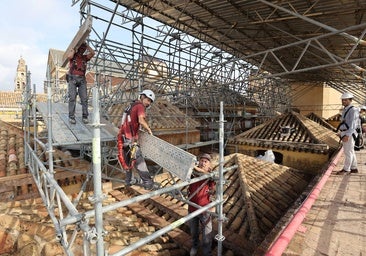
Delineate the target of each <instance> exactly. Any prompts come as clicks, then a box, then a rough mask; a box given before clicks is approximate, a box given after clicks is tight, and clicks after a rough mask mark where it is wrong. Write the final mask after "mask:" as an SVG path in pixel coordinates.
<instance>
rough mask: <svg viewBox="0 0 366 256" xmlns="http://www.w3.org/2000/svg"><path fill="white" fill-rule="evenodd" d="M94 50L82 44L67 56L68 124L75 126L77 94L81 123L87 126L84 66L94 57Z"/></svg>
mask: <svg viewBox="0 0 366 256" xmlns="http://www.w3.org/2000/svg"><path fill="white" fill-rule="evenodd" d="M85 53H86V54H85ZM94 54H95V52H94V50H93V49H92V48H91V47H90V46H89V45H88V44H87V43H86V42H84V43H82V44H81V45H80V46H79V47H78V48H77V49H71V51H70V52H69V54H68V56H67V57H68V59H69V73H68V74H67V75H66V80H67V82H68V85H69V86H68V90H69V122H70V124H76V120H75V107H76V96H77V95H78V94H79V97H80V101H81V107H82V121H83V123H84V124H87V123H88V122H89V121H88V115H89V113H88V93H87V86H86V78H85V72H86V65H87V62H88V61H89V60H90V59H91V58H92V57H93V56H94Z"/></svg>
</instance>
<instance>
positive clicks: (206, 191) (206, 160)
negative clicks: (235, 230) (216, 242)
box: [188, 153, 215, 256]
mask: <svg viewBox="0 0 366 256" xmlns="http://www.w3.org/2000/svg"><path fill="white" fill-rule="evenodd" d="M211 171H212V169H211V156H210V155H209V154H207V153H205V154H202V155H201V156H200V157H199V162H198V165H197V166H194V170H193V175H194V176H195V175H197V176H198V175H202V174H207V173H210V172H211ZM214 193H215V182H214V181H213V180H212V179H205V180H201V181H198V182H194V183H191V184H190V185H189V187H188V196H189V197H188V199H189V200H190V201H191V202H193V203H195V204H196V205H199V206H205V205H207V204H209V203H210V202H211V196H212V195H213V194H214ZM196 210H197V208H196V207H195V206H193V205H191V204H190V205H189V206H188V213H192V212H194V211H196ZM210 210H212V209H210ZM210 210H208V211H205V212H203V213H201V214H199V215H197V216H196V217H194V218H193V219H191V220H190V230H191V236H192V248H191V250H190V256H195V255H197V253H198V249H199V244H200V239H199V237H200V231H201V233H202V243H203V244H202V253H203V254H202V255H204V256H209V255H212V253H211V246H212V220H211V213H210Z"/></svg>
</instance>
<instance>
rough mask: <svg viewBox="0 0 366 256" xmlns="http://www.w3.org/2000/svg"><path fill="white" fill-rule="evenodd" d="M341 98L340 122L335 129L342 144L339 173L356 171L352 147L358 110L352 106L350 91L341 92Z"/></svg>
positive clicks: (355, 160)
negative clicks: (342, 152) (342, 160)
mask: <svg viewBox="0 0 366 256" xmlns="http://www.w3.org/2000/svg"><path fill="white" fill-rule="evenodd" d="M341 100H342V105H343V107H344V108H343V111H342V119H341V120H342V122H341V123H340V124H339V126H338V128H337V130H339V131H340V133H339V135H340V138H341V141H342V144H343V151H344V155H345V160H344V166H343V169H342V170H340V171H338V172H337V174H339V175H342V174H350V173H351V172H352V173H357V172H358V169H357V158H356V154H355V149H354V147H355V139H356V136H357V133H356V126H357V122H358V120H359V111H357V109H356V108H355V107H354V106H352V100H353V94H352V93H350V92H345V93H343V94H342V96H341Z"/></svg>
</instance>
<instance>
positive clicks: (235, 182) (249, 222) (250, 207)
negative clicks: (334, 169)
mask: <svg viewBox="0 0 366 256" xmlns="http://www.w3.org/2000/svg"><path fill="white" fill-rule="evenodd" d="M217 164H218V161H217V159H216V160H213V165H214V166H215V165H217ZM233 165H238V167H237V168H236V169H234V170H231V171H228V172H226V173H225V174H224V176H225V179H226V181H227V182H226V183H225V184H226V185H225V186H224V199H225V202H224V205H223V212H224V214H225V217H226V218H227V221H225V222H224V227H223V229H224V235H225V237H226V238H225V240H224V248H225V250H231V251H232V252H234V254H233V255H252V254H251V253H252V252H253V251H254V250H255V248H257V247H258V246H259V245H260V244H261V243H262V242H263V241H264V240H265V239H266V238H267V236H268V235H270V234H271V233H273V232H279V230H276V224H277V222H278V221H279V220H280V219H281V218H283V216H284V215H285V214H286V212H287V211H288V210H290V209H292V207H293V204H294V202H295V201H296V200H298V199H299V197H300V195H301V194H302V193H303V192H304V190H305V189H306V188H307V186H308V185H309V182H310V181H311V179H312V175H309V174H306V173H304V172H301V171H299V170H296V169H294V168H290V167H286V166H282V165H278V164H274V163H269V162H265V161H262V160H259V159H257V158H254V157H251V156H247V155H243V154H232V155H229V156H226V157H225V168H227V167H230V166H233ZM155 180H156V181H158V182H161V184H162V187H165V186H170V184H172V183H171V181H169V180H170V177H169V176H168V175H166V174H161V175H159V176H156V177H155ZM162 197H166V198H165V200H160V202H171V201H172V198H171V196H170V195H162ZM179 204H181V203H179ZM182 207H184V209H185V210H184V211H182V209H177V210H176V212H175V213H176V216H175V218H178V217H183V216H184V214H186V213H187V207H188V205H187V204H184V205H183V206H182ZM170 209H172V207H171V206H170ZM169 217H172V216H169ZM172 221H173V220H172ZM282 221H283V220H282ZM214 229H215V230H216V229H217V220H216V218H214ZM216 231H217V230H216ZM243 253H244V254H243Z"/></svg>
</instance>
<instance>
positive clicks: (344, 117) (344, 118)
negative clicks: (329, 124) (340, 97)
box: [336, 106, 357, 141]
mask: <svg viewBox="0 0 366 256" xmlns="http://www.w3.org/2000/svg"><path fill="white" fill-rule="evenodd" d="M351 108H353V106H351V107H350V108H349V109H347V111H346V113H344V116H343V117H342V118H343V120H342V122H341V123H340V124H339V125H338V126H337V130H336V132H338V131H339V128H340V127H341V126H342V125H343V124H344V125H345V126H346V127H347V129H345V130H340V131H341V132H344V131H347V130H348V129H349V125H348V124H347V123H346V122H345V121H344V120H346V116H347V114H348V111H350V109H351ZM344 136H345V135H344ZM344 136H342V137H341V140H342V139H343V137H344ZM352 137H353V139H354V140H355V141H356V139H357V137H356V135H355V134H354V133H352Z"/></svg>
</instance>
